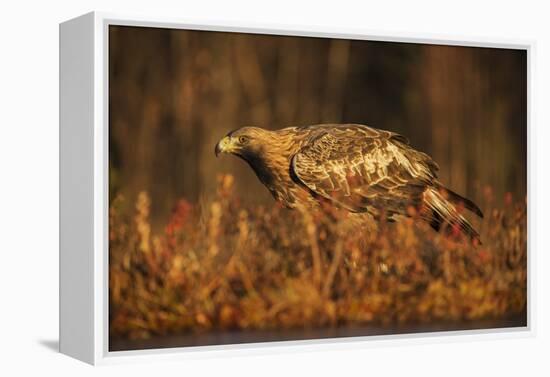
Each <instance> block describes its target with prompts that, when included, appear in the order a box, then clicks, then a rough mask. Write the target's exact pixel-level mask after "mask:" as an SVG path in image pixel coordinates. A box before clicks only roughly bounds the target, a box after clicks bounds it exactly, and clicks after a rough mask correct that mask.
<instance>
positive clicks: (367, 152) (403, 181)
mask: <svg viewBox="0 0 550 377" xmlns="http://www.w3.org/2000/svg"><path fill="white" fill-rule="evenodd" d="M215 153H216V156H218V155H219V154H220V153H231V154H234V155H236V156H239V157H240V158H242V159H243V160H245V161H246V162H247V163H248V164H249V165H250V167H251V168H252V169H253V170H254V172H255V173H256V175H257V176H258V178H259V179H260V181H261V182H262V183H263V184H264V185H265V186H266V187H267V188H268V189H269V191H270V192H271V194H272V195H273V196H274V197H275V199H276V200H278V201H280V202H282V203H283V204H284V205H285V206H287V207H289V208H296V207H300V208H304V207H305V208H310V207H314V206H318V205H319V203H320V202H321V201H325V202H329V203H332V204H334V205H336V206H338V207H340V208H344V209H347V210H348V211H350V212H354V213H368V214H370V215H371V216H373V217H374V218H375V219H378V220H380V217H381V216H384V217H385V218H386V220H388V221H394V220H395V219H396V218H397V217H398V216H403V215H404V216H407V215H409V213H410V211H409V209H410V208H411V207H413V208H415V209H416V210H418V211H419V212H418V213H419V214H420V217H421V218H422V219H423V220H425V221H427V222H428V223H429V224H430V225H431V227H432V228H434V229H435V230H437V231H439V230H440V229H441V228H442V226H443V225H446V228H447V229H458V230H460V231H461V232H462V233H464V234H466V235H468V236H469V237H470V238H471V239H472V240H477V241H479V234H478V233H477V231H476V230H475V229H474V228H473V227H472V225H471V224H470V223H469V222H468V221H467V220H466V219H465V218H464V217H463V216H462V215H461V214H460V211H459V210H458V209H457V206H458V205H463V206H464V207H465V208H467V209H468V210H470V211H472V212H473V213H475V214H476V215H478V216H479V217H483V214H482V212H481V210H480V209H479V207H478V206H477V205H475V204H474V203H473V202H472V201H471V200H468V199H466V198H464V197H462V196H460V195H458V194H457V193H455V192H453V191H451V190H450V189H448V188H446V187H445V186H443V185H442V184H441V182H439V181H438V179H437V171H438V170H439V167H438V165H437V164H436V163H435V162H434V161H433V160H432V159H431V157H430V156H428V155H427V154H425V153H422V152H420V151H417V150H415V149H413V148H412V147H411V146H410V145H409V141H408V140H407V139H406V138H405V137H403V136H401V135H399V134H396V133H393V132H390V131H384V130H379V129H375V128H372V127H367V126H364V125H361V124H319V125H312V126H304V127H288V128H283V129H280V130H275V131H269V130H265V129H262V128H258V127H243V128H239V129H237V130H235V131H232V132H229V133H228V134H227V136H225V137H224V138H223V139H221V140H220V141H219V142H218V143H217V144H216V148H215Z"/></svg>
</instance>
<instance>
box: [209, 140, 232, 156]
mask: <svg viewBox="0 0 550 377" xmlns="http://www.w3.org/2000/svg"><path fill="white" fill-rule="evenodd" d="M232 150H233V143H232V141H231V138H230V137H229V136H226V137H224V138H223V139H221V140H220V141H219V142H218V144H216V148H214V153H215V154H216V157H218V156H219V154H220V153H230V152H231V151H232Z"/></svg>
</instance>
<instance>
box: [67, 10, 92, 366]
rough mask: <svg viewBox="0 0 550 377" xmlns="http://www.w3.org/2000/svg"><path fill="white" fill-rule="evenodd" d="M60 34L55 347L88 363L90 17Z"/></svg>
mask: <svg viewBox="0 0 550 377" xmlns="http://www.w3.org/2000/svg"><path fill="white" fill-rule="evenodd" d="M59 32H60V34H59V47H60V48H59V51H60V52H59V93H60V98H59V119H60V124H59V203H60V204H59V206H60V208H59V221H60V224H59V230H60V234H59V245H60V246H59V247H60V250H59V263H60V266H59V271H60V272H59V274H60V276H59V297H60V298H59V303H60V304H59V305H60V307H59V321H60V323H59V349H60V352H62V353H64V354H67V355H69V356H72V357H75V358H77V359H79V360H82V361H85V362H88V363H93V362H94V338H93V336H94V318H93V316H94V301H93V300H94V274H93V267H94V264H93V263H94V255H93V252H94V248H93V247H94V239H93V235H94V234H93V230H94V228H93V219H94V217H93V204H94V202H93V200H94V191H93V190H94V185H93V183H94V178H93V177H94V176H93V174H94V169H93V168H94V150H93V146H94V145H93V143H94V131H93V130H94V129H93V125H94V123H93V122H94V17H93V14H86V15H84V16H81V17H78V18H76V19H73V20H70V21H67V22H65V23H63V24H61V25H60V28H59Z"/></svg>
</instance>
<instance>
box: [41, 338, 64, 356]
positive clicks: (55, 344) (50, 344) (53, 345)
mask: <svg viewBox="0 0 550 377" xmlns="http://www.w3.org/2000/svg"><path fill="white" fill-rule="evenodd" d="M38 344H40V345H41V346H42V347H44V348H47V349H49V350H50V351H52V352H56V353H57V352H59V340H57V339H55V340H44V339H42V340H39V341H38Z"/></svg>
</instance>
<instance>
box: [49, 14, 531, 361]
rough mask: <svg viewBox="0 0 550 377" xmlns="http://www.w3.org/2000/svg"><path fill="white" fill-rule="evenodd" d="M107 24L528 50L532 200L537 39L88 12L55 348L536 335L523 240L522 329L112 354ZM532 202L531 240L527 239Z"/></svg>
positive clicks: (63, 32) (63, 226)
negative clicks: (524, 294) (116, 348)
mask: <svg viewBox="0 0 550 377" xmlns="http://www.w3.org/2000/svg"><path fill="white" fill-rule="evenodd" d="M110 25H128V26H146V27H162V28H173V29H188V30H212V31H224V32H247V33H261V34H274V35H292V36H313V37H331V38H334V37H337V38H345V39H359V40H374V41H394V42H410V43H426V44H445V45H457V46H458V45H459V46H476V47H494V48H513V49H524V50H526V51H527V65H528V84H527V89H528V105H527V113H528V119H527V133H528V137H527V140H528V159H527V163H528V172H527V175H528V192H529V197H532V195H531V193H532V188H531V185H530V182H531V172H532V163H533V161H532V155H533V154H532V149H531V146H532V142H531V141H532V138H533V127H532V124H531V122H532V119H533V117H532V106H531V103H532V85H531V80H532V70H533V59H532V56H533V53H534V49H535V44H534V42H533V41H518V40H494V39H493V38H491V39H486V38H481V37H475V38H472V37H454V36H436V35H408V34H403V33H378V32H368V33H367V32H365V31H364V30H346V29H331V30H326V29H319V28H314V27H301V26H296V27H289V26H283V25H255V24H246V25H242V24H235V23H229V22H228V23H224V24H215V25H214V24H202V25H197V24H193V23H190V22H186V21H185V20H183V21H182V20H172V19H168V18H149V17H134V16H126V15H119V14H108V13H97V12H93V13H88V14H86V15H83V16H80V17H78V18H75V19H72V20H69V21H66V22H64V23H62V24H60V84H59V85H60V326H59V327H60V351H61V352H62V353H64V354H67V355H69V356H72V357H74V358H76V359H79V360H82V361H84V362H87V363H90V364H111V363H119V362H132V361H136V360H149V359H155V360H159V359H183V358H189V357H192V358H197V357H200V358H202V357H212V356H229V355H240V354H263V353H270V352H279V353H280V352H293V351H295V350H296V349H297V348H300V349H307V350H322V349H327V348H330V349H336V348H339V349H345V348H350V347H371V346H375V347H376V346H380V345H383V344H388V343H391V344H393V343H396V342H401V343H410V342H414V343H423V342H449V341H463V340H478V339H479V340H481V339H496V338H499V339H500V338H510V337H530V336H534V334H535V323H534V320H535V318H534V315H533V313H534V307H535V304H536V303H535V302H534V297H535V294H534V289H535V287H534V284H533V283H534V281H535V276H534V269H533V268H532V266H533V264H534V263H535V258H536V256H535V251H534V250H532V247H531V243H529V244H528V292H527V293H528V308H527V326H526V327H519V328H503V329H489V330H464V331H449V332H434V333H419V334H410V335H383V336H368V337H351V338H338V339H317V340H300V341H284V342H269V343H254V344H234V345H219V346H198V347H182V348H167V349H153V350H138V351H115V352H110V351H109V347H108V237H107V235H108V166H109V165H108V87H109V83H108V54H107V51H108V43H109V41H108V27H109V26H110ZM533 218H534V216H533V206H532V205H529V214H528V219H529V221H528V234H529V239H532V236H533V235H532V226H531V224H532V220H533Z"/></svg>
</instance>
